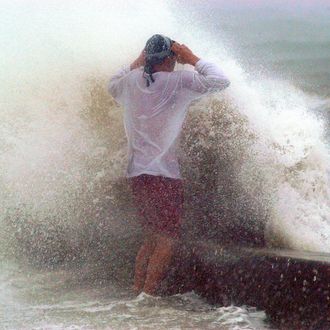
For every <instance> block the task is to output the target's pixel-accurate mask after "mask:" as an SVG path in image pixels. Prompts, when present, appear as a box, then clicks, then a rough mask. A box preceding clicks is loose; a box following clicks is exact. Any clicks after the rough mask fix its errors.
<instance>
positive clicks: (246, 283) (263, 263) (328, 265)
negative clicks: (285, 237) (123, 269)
mask: <svg viewBox="0 0 330 330" xmlns="http://www.w3.org/2000/svg"><path fill="white" fill-rule="evenodd" d="M190 290H194V291H195V292H197V293H198V294H200V295H201V296H202V297H205V298H206V299H207V300H208V301H209V302H210V303H213V304H219V305H224V306H226V305H230V304H235V305H250V306H255V307H257V308H259V309H261V310H264V311H265V312H266V313H267V315H268V316H269V317H270V319H271V320H272V321H273V322H274V323H275V324H277V325H279V326H280V325H282V326H284V325H285V327H284V328H285V329H320V330H323V329H324V330H329V329H330V254H322V253H308V252H300V251H291V250H273V249H255V248H244V247H242V248H237V247H232V246H220V245H216V244H214V243H212V242H194V243H184V244H182V245H181V246H180V247H179V249H178V254H177V256H176V259H175V260H174V262H173V267H172V271H171V272H170V273H169V274H168V277H167V279H166V280H165V282H164V287H163V288H162V291H163V292H164V293H167V294H173V293H178V292H181V293H182V292H186V291H190Z"/></svg>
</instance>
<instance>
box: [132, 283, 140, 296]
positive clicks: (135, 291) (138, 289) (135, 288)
mask: <svg viewBox="0 0 330 330" xmlns="http://www.w3.org/2000/svg"><path fill="white" fill-rule="evenodd" d="M132 290H133V292H134V294H136V295H137V296H138V295H139V294H140V293H141V292H142V289H141V288H138V287H136V286H135V285H133V287H132Z"/></svg>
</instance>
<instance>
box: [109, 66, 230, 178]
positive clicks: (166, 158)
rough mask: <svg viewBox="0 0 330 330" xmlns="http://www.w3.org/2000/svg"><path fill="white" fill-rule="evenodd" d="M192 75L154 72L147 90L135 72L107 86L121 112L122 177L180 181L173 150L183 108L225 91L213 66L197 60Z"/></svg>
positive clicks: (124, 72)
mask: <svg viewBox="0 0 330 330" xmlns="http://www.w3.org/2000/svg"><path fill="white" fill-rule="evenodd" d="M195 69H196V71H197V72H196V71H185V70H180V71H173V72H156V73H154V74H153V76H154V82H153V83H152V84H150V86H147V85H146V81H145V78H144V76H143V71H142V70H141V69H135V70H132V71H128V70H127V69H126V70H122V71H121V72H119V73H118V74H117V75H116V76H114V77H113V78H112V80H111V81H110V84H109V91H110V93H111V94H112V95H113V96H114V97H115V99H116V100H117V101H118V102H119V103H120V104H122V105H123V106H124V108H125V117H124V118H125V120H124V124H125V129H126V134H127V137H128V144H129V164H128V170H127V175H128V176H137V175H140V174H142V173H144V174H150V175H162V176H165V177H171V178H180V171H179V165H178V161H177V156H176V145H177V139H178V137H179V134H180V131H181V128H182V124H183V121H184V119H185V115H186V110H187V108H188V106H189V104H190V103H191V102H192V101H193V100H195V99H197V98H199V97H201V96H202V95H204V94H206V93H208V92H212V91H218V90H221V89H224V88H226V87H227V86H228V85H229V81H228V79H227V78H226V77H225V76H224V74H223V73H222V71H221V70H220V69H219V68H218V67H217V66H216V65H215V64H212V63H209V62H206V61H204V60H200V61H198V62H197V63H196V66H195Z"/></svg>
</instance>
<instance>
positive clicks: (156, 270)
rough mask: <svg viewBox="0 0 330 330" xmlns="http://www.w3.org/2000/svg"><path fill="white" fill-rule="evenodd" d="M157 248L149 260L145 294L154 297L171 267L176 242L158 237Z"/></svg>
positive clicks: (144, 288)
mask: <svg viewBox="0 0 330 330" xmlns="http://www.w3.org/2000/svg"><path fill="white" fill-rule="evenodd" d="M155 243H156V246H155V248H154V250H153V253H152V255H151V257H150V259H149V264H148V268H147V274H146V279H145V283H144V287H143V292H145V293H147V294H150V295H154V294H155V293H156V290H157V288H158V287H159V285H160V282H161V280H162V279H163V277H164V275H165V273H166V271H167V270H168V267H169V265H170V262H171V259H172V256H173V250H174V246H175V241H174V240H173V239H171V238H168V237H165V236H161V235H156V241H155Z"/></svg>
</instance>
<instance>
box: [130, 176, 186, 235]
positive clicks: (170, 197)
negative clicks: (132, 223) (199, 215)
mask: <svg viewBox="0 0 330 330" xmlns="http://www.w3.org/2000/svg"><path fill="white" fill-rule="evenodd" d="M130 183H131V187H132V191H133V198H134V202H135V205H136V207H137V209H138V211H139V214H140V216H141V221H142V226H143V228H144V229H145V230H151V231H153V232H155V233H158V234H163V235H166V236H170V237H172V238H178V237H179V236H180V228H181V218H182V213H183V184H182V180H180V179H173V178H166V177H162V176H154V175H148V174H142V175H139V176H135V177H132V178H130Z"/></svg>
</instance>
